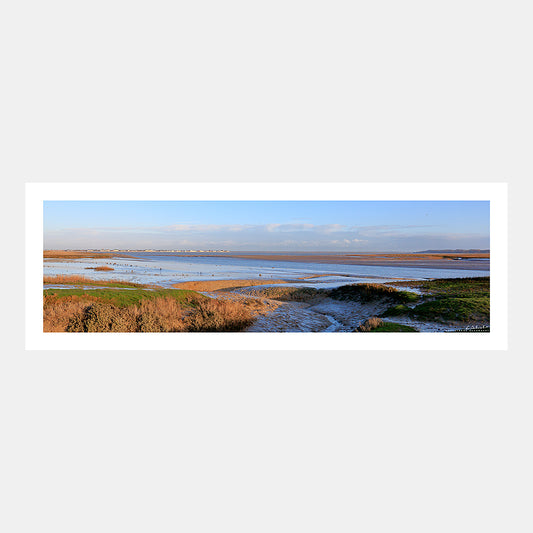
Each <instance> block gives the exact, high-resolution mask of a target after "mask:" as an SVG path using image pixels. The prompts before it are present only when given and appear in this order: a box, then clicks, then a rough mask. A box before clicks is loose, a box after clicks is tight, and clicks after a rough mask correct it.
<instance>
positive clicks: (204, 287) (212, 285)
mask: <svg viewBox="0 0 533 533" xmlns="http://www.w3.org/2000/svg"><path fill="white" fill-rule="evenodd" d="M276 283H286V281H283V280H281V279H274V280H272V279H270V280H260V279H228V280H207V281H184V282H182V283H175V284H174V285H172V287H174V288H175V289H189V290H192V291H217V290H222V289H238V288H240V287H254V286H256V285H271V284H276Z"/></svg>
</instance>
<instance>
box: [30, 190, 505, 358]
mask: <svg viewBox="0 0 533 533" xmlns="http://www.w3.org/2000/svg"><path fill="white" fill-rule="evenodd" d="M162 199H165V200H340V199H342V200H489V201H490V203H491V204H490V210H491V217H490V243H491V245H490V247H491V265H490V267H491V272H490V275H491V331H490V333H386V334H385V333H382V334H373V335H351V334H349V333H143V334H138V333H107V334H101V333H85V334H83V335H74V334H72V333H44V332H43V331H42V295H43V291H42V279H43V260H42V257H43V201H46V200H162ZM25 260H26V295H25V303H26V349H27V350H101V349H106V350H108V349H115V350H177V349H180V350H254V349H257V350H265V349H267V350H279V349H283V350H286V349H292V350H387V349H390V350H453V349H456V350H506V349H507V315H508V310H507V184H505V183H129V184H125V183H27V184H26V257H25Z"/></svg>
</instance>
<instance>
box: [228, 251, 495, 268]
mask: <svg viewBox="0 0 533 533" xmlns="http://www.w3.org/2000/svg"><path fill="white" fill-rule="evenodd" d="M225 257H234V258H240V259H256V260H261V261H289V262H298V263H322V264H326V263H327V264H344V265H367V266H398V267H414V268H444V269H455V270H489V269H490V262H489V261H488V259H490V254H468V253H465V254H331V255H329V254H324V255H320V254H316V255H315V254H279V255H273V254H254V255H250V254H228V255H225Z"/></svg>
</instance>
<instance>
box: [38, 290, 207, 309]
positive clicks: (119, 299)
mask: <svg viewBox="0 0 533 533" xmlns="http://www.w3.org/2000/svg"><path fill="white" fill-rule="evenodd" d="M44 294H45V295H50V296H51V295H54V296H56V297H59V298H61V297H67V296H78V297H82V298H83V297H87V298H88V299H91V300H93V299H94V298H97V299H98V301H101V302H105V303H111V304H113V305H115V306H117V307H128V306H130V305H135V304H138V303H139V302H141V301H142V300H154V299H155V298H158V297H168V296H170V297H171V298H174V299H176V300H177V301H178V302H179V303H180V304H183V305H188V306H193V307H194V306H195V305H196V304H197V303H198V302H199V301H202V300H206V299H208V298H207V296H204V295H203V294H199V293H197V292H195V291H189V290H184V289H155V290H145V289H122V290H121V289H89V290H86V289H45V290H44Z"/></svg>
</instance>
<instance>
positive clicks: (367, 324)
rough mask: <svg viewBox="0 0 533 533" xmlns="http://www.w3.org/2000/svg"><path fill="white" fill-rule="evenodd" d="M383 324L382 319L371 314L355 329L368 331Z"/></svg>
mask: <svg viewBox="0 0 533 533" xmlns="http://www.w3.org/2000/svg"><path fill="white" fill-rule="evenodd" d="M382 325H383V320H381V318H378V317H377V316H373V317H371V318H369V319H368V320H365V321H364V322H363V323H362V324H361V325H360V326H359V327H358V328H357V331H360V332H368V331H372V330H373V329H376V328H378V327H379V326H382Z"/></svg>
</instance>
